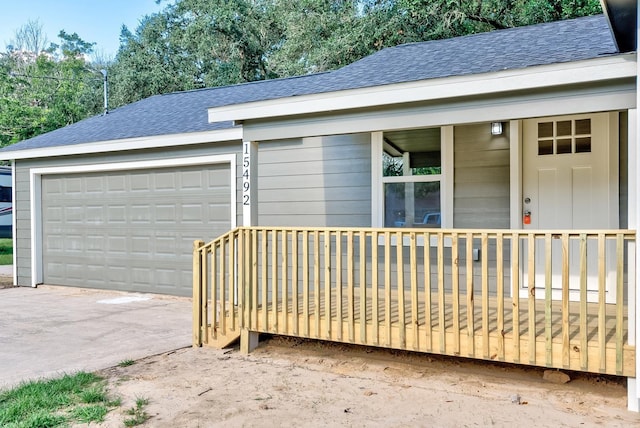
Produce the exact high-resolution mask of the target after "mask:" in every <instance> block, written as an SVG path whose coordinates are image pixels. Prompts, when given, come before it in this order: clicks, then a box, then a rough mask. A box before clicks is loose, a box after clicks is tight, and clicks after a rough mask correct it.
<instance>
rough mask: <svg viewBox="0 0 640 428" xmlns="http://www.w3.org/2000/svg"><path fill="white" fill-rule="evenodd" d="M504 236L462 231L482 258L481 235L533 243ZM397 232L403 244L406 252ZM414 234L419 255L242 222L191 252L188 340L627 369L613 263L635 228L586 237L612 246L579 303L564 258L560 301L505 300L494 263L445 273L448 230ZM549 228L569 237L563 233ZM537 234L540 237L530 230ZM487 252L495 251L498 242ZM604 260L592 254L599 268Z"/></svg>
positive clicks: (631, 365) (339, 233)
mask: <svg viewBox="0 0 640 428" xmlns="http://www.w3.org/2000/svg"><path fill="white" fill-rule="evenodd" d="M274 230H275V232H274ZM508 232H509V233H504V234H503V233H499V234H498V235H491V232H486V231H478V232H473V233H477V234H478V236H479V237H480V239H481V240H483V241H482V242H483V244H482V245H483V249H484V250H485V251H484V253H485V254H487V253H488V252H489V250H488V248H489V245H490V242H489V241H490V240H491V238H490V237H491V236H496V237H498V236H500V238H499V239H498V241H496V242H495V247H502V246H503V245H502V244H504V242H502V241H500V240H502V239H504V238H503V236H506V237H508V239H511V241H510V242H511V243H515V242H520V241H521V240H522V245H527V246H529V245H531V239H539V238H538V237H534V238H530V236H531V233H530V232H528V233H527V235H525V237H529V238H528V239H522V235H520V234H519V235H517V236H514V235H513V234H512V233H511V232H510V231H508ZM382 233H383V234H384V233H391V232H384V231H383V232H382ZM392 233H393V234H397V233H398V232H397V231H395V230H394V231H393V232H392ZM405 233H406V234H407V235H406V236H407V237H409V242H410V244H409V246H408V248H409V249H408V250H407V249H406V245H404V244H406V242H405V241H406V240H405V239H404V238H405ZM424 233H428V235H426V236H423V237H424V242H430V241H431V240H432V239H433V238H434V237H435V239H436V241H437V242H438V243H439V245H436V249H435V250H433V248H430V247H429V246H428V245H427V246H426V247H427V249H426V250H425V249H424V247H419V246H416V245H415V242H416V239H415V237H416V235H415V231H405V232H401V234H400V235H397V239H396V240H395V247H394V241H393V240H392V239H388V238H389V236H390V235H387V239H385V240H384V242H383V243H382V245H381V246H378V245H371V243H372V242H375V243H378V242H379V239H378V234H377V233H376V232H375V231H372V230H364V232H363V233H359V232H353V231H352V230H328V229H318V230H313V231H307V230H296V229H289V230H283V229H277V230H276V229H258V228H243V229H236V230H235V231H233V232H230V233H229V234H227V235H225V236H224V237H221V238H220V239H219V240H216V241H214V242H212V243H210V244H208V245H204V243H202V242H198V243H197V244H196V247H195V251H194V297H197V298H194V345H196V346H199V345H209V346H225V345H226V344H227V343H228V342H230V341H232V340H234V339H237V338H238V337H239V336H240V333H241V331H242V330H243V329H244V330H246V331H252V332H260V333H273V334H281V335H289V336H297V337H305V338H315V339H321V340H331V341H337V342H345V343H353V344H360V345H367V346H380V347H386V348H394V349H405V350H413V351H418V352H426V353H433V354H443V355H452V356H462V357H469V358H476V359H485V360H495V361H504V362H512V363H520V364H527V365H535V366H542V367H554V368H564V369H571V370H581V371H588V372H594V373H606V374H616V375H624V376H635V347H634V346H631V345H629V337H628V334H629V333H628V331H629V330H628V325H629V319H630V312H629V311H630V308H629V307H628V306H627V305H626V303H625V300H624V296H625V295H626V294H627V293H626V290H625V287H626V282H625V281H626V280H627V278H626V276H625V274H624V263H623V261H624V260H623V258H625V257H628V256H629V250H628V249H627V250H626V251H627V252H626V253H624V251H621V249H624V248H627V247H629V246H628V245H626V244H628V243H630V242H633V243H634V242H635V241H633V240H632V238H634V237H635V234H631V233H630V232H628V231H615V232H611V233H605V232H600V233H595V234H594V236H595V239H596V240H599V241H598V242H600V244H599V247H600V248H603V247H604V246H605V245H607V243H606V239H610V240H612V242H614V243H617V245H616V246H617V249H618V250H619V251H618V252H617V257H618V260H619V261H620V262H619V263H616V264H615V265H616V266H617V268H616V275H615V286H616V288H617V294H616V298H615V301H613V302H611V301H607V299H606V298H605V294H604V293H605V289H604V283H605V281H604V279H603V278H604V276H605V275H604V272H601V275H599V277H600V278H601V279H603V280H602V281H601V282H602V284H601V286H600V287H599V290H597V293H599V296H598V297H599V298H598V299H596V300H597V301H596V302H588V301H587V300H588V299H586V298H585V299H581V300H580V301H571V300H570V299H569V292H568V291H569V290H568V282H569V281H568V274H569V268H568V264H567V268H566V269H563V271H566V273H565V274H564V275H563V277H564V279H563V284H564V285H565V286H567V287H565V288H566V289H563V290H562V293H561V294H562V299H561V300H553V299H552V293H550V292H548V293H546V295H545V298H542V299H540V298H535V292H531V293H529V295H528V296H527V297H520V298H518V297H516V298H515V299H514V298H512V297H511V296H514V295H516V296H517V295H518V294H519V293H518V291H519V288H518V284H517V282H518V275H516V279H514V280H512V281H510V283H508V284H505V283H504V277H505V275H504V268H505V267H504V265H503V263H502V262H500V261H499V260H497V259H496V261H495V262H494V267H496V268H497V275H496V276H495V277H494V278H493V279H492V278H490V277H489V275H488V272H489V269H488V267H489V266H488V264H489V262H483V263H482V266H481V267H480V271H481V272H482V274H483V276H482V277H481V279H480V280H479V281H478V280H476V279H474V276H473V274H471V275H468V276H467V275H466V274H465V273H464V272H463V271H462V270H461V269H460V264H464V263H468V261H466V260H465V261H464V262H463V263H460V261H459V260H458V261H457V262H458V264H457V265H455V266H452V265H450V266H449V269H446V267H447V266H446V264H447V263H448V262H447V261H446V259H447V258H446V257H444V256H443V254H444V253H445V251H444V245H443V242H444V240H445V238H447V237H452V238H453V242H452V244H451V247H453V248H454V249H455V247H456V245H458V242H456V240H457V238H456V237H453V235H451V234H452V232H451V231H437V232H434V231H433V230H431V231H429V232H424ZM454 233H455V234H456V236H458V235H459V234H458V232H454ZM560 233H561V234H562V233H564V237H566V242H569V239H570V237H569V235H568V234H567V232H560ZM367 234H368V235H367ZM411 234H414V235H411ZM549 235H550V233H549V232H545V233H544V234H543V235H542V236H543V237H545V236H549ZM462 236H467V237H468V242H473V239H474V238H475V235H473V236H471V237H469V236H468V235H467V234H463V235H462ZM576 236H579V237H580V236H582V238H585V239H584V242H585V248H586V240H587V238H586V235H585V234H584V232H583V233H582V234H577V235H576ZM358 237H360V239H357V238H358ZM366 237H368V241H367V239H365V238H366ZM485 237H486V238H485ZM343 238H344V239H343ZM483 238H485V239H483ZM367 242H368V244H369V245H367ZM411 242H413V245H412V244H411ZM542 242H543V243H544V242H545V241H544V239H543V241H542ZM397 243H401V245H397ZM545 245H546V244H545ZM378 247H380V248H378ZM467 248H470V246H466V247H465V248H463V249H462V251H461V252H462V253H463V254H464V253H466V252H467ZM520 250H521V248H520V245H510V254H511V255H512V257H511V268H514V266H513V265H514V264H517V263H518V261H519V259H520V258H519V257H517V252H518V251H520ZM419 251H426V252H431V251H434V253H433V254H427V253H425V255H424V257H423V258H422V259H420V258H419V257H418V256H417V253H418V252H419ZM496 251H500V252H499V254H502V250H501V249H498V250H496ZM514 252H515V253H516V257H513V253H514ZM372 253H373V254H372ZM405 253H407V254H405ZM343 254H344V257H342V255H343ZM454 254H455V253H454ZM531 254H533V251H532V252H531ZM392 255H393V256H392ZM434 255H435V257H432V256H434ZM380 256H382V257H380ZM548 257H549V258H550V257H551V256H550V255H549V256H548ZM432 259H433V260H434V263H435V264H434V266H431V265H432V263H431V260H432ZM487 259H488V258H487ZM567 259H568V257H565V260H567ZM379 260H380V263H379ZM425 260H427V262H425ZM452 260H454V259H452ZM274 261H275V263H274ZM586 261H587V257H586V256H585V257H584V263H581V271H583V272H586V271H587V267H586V266H585V265H586ZM449 263H452V262H449ZM420 264H421V266H420ZM398 266H405V267H406V268H402V269H400V268H398ZM604 266H605V264H604V262H602V260H601V261H600V262H599V267H600V268H601V269H603V267H604ZM501 269H502V270H501ZM468 271H469V272H473V269H469V270H468ZM515 271H517V266H516V270H515ZM445 272H447V273H446V274H445ZM230 273H231V274H230ZM582 276H583V277H584V275H582ZM532 277H533V276H532ZM507 278H508V275H507ZM546 278H547V281H546V284H543V285H542V287H541V288H542V289H543V290H544V289H545V287H548V288H547V289H548V290H550V287H551V280H550V279H551V272H550V271H549V272H547V275H546ZM532 281H533V280H532ZM581 283H582V284H581V290H579V294H580V295H581V296H586V295H587V290H586V279H584V280H583V281H581ZM372 284H377V286H376V287H372ZM398 284H402V286H400V287H399V286H398ZM460 284H464V287H460ZM528 285H529V287H530V291H534V290H535V286H536V284H535V282H532V283H530V284H528ZM294 290H295V291H296V292H294ZM510 291H511V292H510ZM609 300H611V299H609ZM214 308H215V309H214ZM633 315H634V313H633V312H632V313H631V316H633Z"/></svg>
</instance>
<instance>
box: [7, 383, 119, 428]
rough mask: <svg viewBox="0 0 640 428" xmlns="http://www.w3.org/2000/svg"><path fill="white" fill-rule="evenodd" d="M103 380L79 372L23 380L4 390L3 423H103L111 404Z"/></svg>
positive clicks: (18, 424)
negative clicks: (36, 379)
mask: <svg viewBox="0 0 640 428" xmlns="http://www.w3.org/2000/svg"><path fill="white" fill-rule="evenodd" d="M117 405H119V401H110V400H109V398H108V395H107V392H106V385H105V383H104V382H103V379H102V378H101V377H99V376H97V375H95V374H93V373H85V372H79V373H76V374H74V375H65V376H63V377H61V378H57V379H50V380H41V381H32V382H27V383H23V384H22V385H19V386H18V387H16V388H13V389H10V390H7V391H4V392H0V426H3V427H4V426H7V427H57V426H63V425H66V424H68V423H71V422H84V423H89V422H100V421H102V420H104V416H105V415H106V414H107V412H108V411H109V408H110V407H114V406H117Z"/></svg>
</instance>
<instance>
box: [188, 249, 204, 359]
mask: <svg viewBox="0 0 640 428" xmlns="http://www.w3.org/2000/svg"><path fill="white" fill-rule="evenodd" d="M203 245H204V241H199V240H198V241H194V242H193V299H192V301H193V314H192V316H193V347H194V348H195V347H199V346H202V332H203V328H204V330H205V331H206V328H207V326H203V325H202V311H201V309H202V307H203V303H204V302H203V301H202V279H203V278H202V271H201V269H200V266H201V264H202V258H201V257H202V252H201V251H200V247H202V246H203Z"/></svg>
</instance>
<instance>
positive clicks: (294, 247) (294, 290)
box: [291, 230, 300, 336]
mask: <svg viewBox="0 0 640 428" xmlns="http://www.w3.org/2000/svg"><path fill="white" fill-rule="evenodd" d="M298 294H299V287H298V231H297V230H292V231H291V314H292V317H293V319H292V321H293V334H294V335H295V336H297V335H298V329H299V328H300V311H299V309H298V304H299V301H298Z"/></svg>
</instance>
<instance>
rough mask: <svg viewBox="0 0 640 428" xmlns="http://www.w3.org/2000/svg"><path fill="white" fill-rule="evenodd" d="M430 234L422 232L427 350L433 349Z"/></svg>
mask: <svg viewBox="0 0 640 428" xmlns="http://www.w3.org/2000/svg"><path fill="white" fill-rule="evenodd" d="M431 309H432V308H431V234H430V233H429V232H425V233H424V310H425V321H424V322H425V327H426V328H425V336H426V337H425V342H426V345H427V351H429V352H431V350H432V349H433V320H432V319H431Z"/></svg>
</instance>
